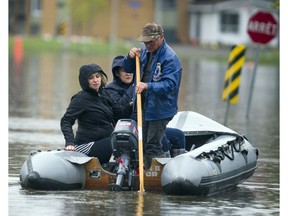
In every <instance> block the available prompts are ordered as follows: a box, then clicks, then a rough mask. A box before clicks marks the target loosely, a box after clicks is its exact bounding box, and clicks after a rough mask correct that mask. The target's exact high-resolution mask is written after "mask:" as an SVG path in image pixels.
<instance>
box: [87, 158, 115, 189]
mask: <svg viewBox="0 0 288 216" xmlns="http://www.w3.org/2000/svg"><path fill="white" fill-rule="evenodd" d="M84 169H85V173H86V181H85V185H84V188H83V189H86V190H109V184H112V183H114V182H115V181H116V174H114V173H111V172H108V171H106V170H104V169H103V167H102V166H101V164H100V162H99V160H98V158H93V159H92V160H90V161H89V162H88V163H86V164H84Z"/></svg>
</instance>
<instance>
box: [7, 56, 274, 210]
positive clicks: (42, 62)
mask: <svg viewBox="0 0 288 216" xmlns="http://www.w3.org/2000/svg"><path fill="white" fill-rule="evenodd" d="M116 55H118V54H116ZM113 57H114V56H111V57H107V56H103V57H102V56H101V57H99V56H97V57H95V56H85V55H76V54H70V53H64V54H63V53H61V54H58V55H55V54H41V55H34V56H25V58H24V59H23V60H22V62H20V63H18V65H17V64H14V63H13V59H12V58H10V63H9V64H10V65H9V215H39V213H41V215H64V214H65V215H152V214H153V215H177V214H181V215H191V214H195V215H196V214H207V215H278V214H279V85H278V84H279V74H278V68H277V67H275V66H262V65H259V66H258V70H257V77H256V82H255V87H254V93H253V100H252V104H251V109H250V114H249V119H247V118H245V114H246V109H247V101H248V95H249V88H250V82H251V79H252V68H251V67H250V66H249V65H248V64H245V65H244V66H243V69H242V75H241V84H240V92H239V96H240V98H239V103H238V104H237V105H232V106H230V110H229V117H228V127H231V128H232V129H233V130H236V131H238V132H239V133H241V134H245V135H246V136H247V137H248V138H249V140H250V141H251V143H252V144H253V145H254V146H255V147H256V148H258V149H259V152H260V155H259V160H258V169H257V170H256V172H255V173H254V175H253V176H252V177H251V178H250V179H249V180H248V181H246V182H244V183H243V184H241V185H239V186H238V187H237V188H236V189H234V190H231V191H229V192H225V193H221V194H218V195H214V196H210V197H193V196H167V195H164V194H161V193H151V192H149V193H148V192H145V193H144V194H143V196H142V195H140V194H139V193H138V192H119V193H118V192H117V193H115V192H109V191H68V192H67V191H66V192H65V191H64V192H63V191H31V190H23V189H21V187H20V185H19V182H18V181H19V170H20V167H21V166H22V164H23V162H24V161H25V160H26V158H27V156H28V154H29V152H30V151H32V150H35V149H41V150H43V151H44V150H50V149H56V148H62V147H63V146H64V139H63V136H62V134H61V131H60V125H59V120H60V118H61V117H62V115H63V113H64V112H65V109H66V107H67V105H68V103H69V100H70V98H71V96H72V95H73V94H74V93H75V92H77V91H78V90H80V89H79V84H78V70H79V68H80V66H81V65H83V64H87V63H92V62H96V63H99V65H101V66H102V67H103V69H104V70H105V71H106V72H107V74H108V76H109V80H110V81H111V80H112V74H111V71H110V66H111V61H112V59H113ZM181 61H182V65H183V78H182V83H181V90H180V97H179V110H192V111H196V112H199V113H201V114H203V115H206V116H208V117H210V118H212V119H214V120H216V121H218V122H220V123H223V121H224V116H225V112H226V104H225V103H224V102H223V101H221V94H222V90H223V80H224V74H225V70H226V63H220V62H216V61H208V60H207V59H202V60H196V59H193V57H191V58H187V57H186V58H185V59H184V58H183V59H182V60H181Z"/></svg>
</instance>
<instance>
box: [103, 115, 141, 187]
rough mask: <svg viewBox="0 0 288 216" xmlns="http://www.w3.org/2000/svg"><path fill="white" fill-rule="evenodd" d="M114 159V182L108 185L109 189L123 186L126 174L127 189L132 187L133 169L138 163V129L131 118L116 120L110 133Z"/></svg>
mask: <svg viewBox="0 0 288 216" xmlns="http://www.w3.org/2000/svg"><path fill="white" fill-rule="evenodd" d="M111 145H112V149H113V155H114V159H115V160H116V162H117V173H116V174H117V178H116V183H115V184H111V185H109V189H110V190H111V191H120V190H122V189H123V188H124V180H125V176H127V175H128V183H126V185H127V186H128V187H127V189H130V190H132V189H133V183H134V176H135V170H136V168H137V165H138V129H137V123H136V121H134V120H132V119H120V120H118V122H117V124H116V127H115V129H114V131H113V133H112V135H111Z"/></svg>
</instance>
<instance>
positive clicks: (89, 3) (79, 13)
mask: <svg viewBox="0 0 288 216" xmlns="http://www.w3.org/2000/svg"><path fill="white" fill-rule="evenodd" d="M106 5H107V1H106V0H81V1H79V0H69V8H70V10H69V11H70V18H71V24H72V25H73V26H75V27H76V28H77V29H78V30H79V32H82V34H83V35H85V33H89V32H88V31H89V29H90V28H89V26H91V23H92V22H93V19H94V18H95V17H96V14H97V12H99V11H101V10H102V9H103V8H104V7H105V6H106Z"/></svg>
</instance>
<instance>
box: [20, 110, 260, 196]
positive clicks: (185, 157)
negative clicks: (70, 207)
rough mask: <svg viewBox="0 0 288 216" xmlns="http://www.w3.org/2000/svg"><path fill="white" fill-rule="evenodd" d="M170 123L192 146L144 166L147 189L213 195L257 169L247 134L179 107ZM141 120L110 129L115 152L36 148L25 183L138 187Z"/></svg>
mask: <svg viewBox="0 0 288 216" xmlns="http://www.w3.org/2000/svg"><path fill="white" fill-rule="evenodd" d="M168 127H172V128H178V129H180V130H182V131H183V132H184V134H185V139H186V150H187V152H186V153H184V154H181V155H178V156H176V157H174V158H154V159H152V163H151V166H150V167H149V169H147V170H145V172H144V187H145V191H162V192H164V193H165V194H171V195H208V194H214V193H218V192H221V191H224V190H228V189H231V188H233V187H236V186H237V185H238V184H240V183H242V182H243V181H245V180H247V179H248V178H249V177H251V176H252V175H253V173H254V172H255V170H256V169H257V159H258V150H257V149H256V148H254V147H253V146H252V145H251V143H250V142H249V141H248V139H247V138H246V137H245V136H244V135H240V134H238V133H237V132H235V131H233V130H231V129H229V128H227V127H225V126H224V125H221V124H219V123H217V122H215V121H213V120H212V119H210V118H207V117H205V116H203V115H201V114H199V113H195V112H191V111H183V112H178V113H177V115H175V116H174V118H173V119H172V120H171V121H170V122H169V124H168ZM137 141H138V130H137V125H136V122H135V121H133V120H130V119H121V120H119V121H118V122H117V124H116V126H115V130H114V132H113V133H112V135H111V145H112V148H113V157H111V160H110V162H109V163H107V164H100V163H99V160H98V159H97V158H94V157H88V156H86V155H83V154H81V153H78V152H71V151H65V150H64V149H57V150H51V151H40V150H36V151H32V152H31V153H30V155H29V156H28V158H27V160H26V161H25V162H24V164H23V166H22V167H21V170H20V184H21V186H22V188H24V189H34V190H78V189H86V190H110V191H119V190H139V172H138V164H139V163H138V162H139V161H138V142H137Z"/></svg>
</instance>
